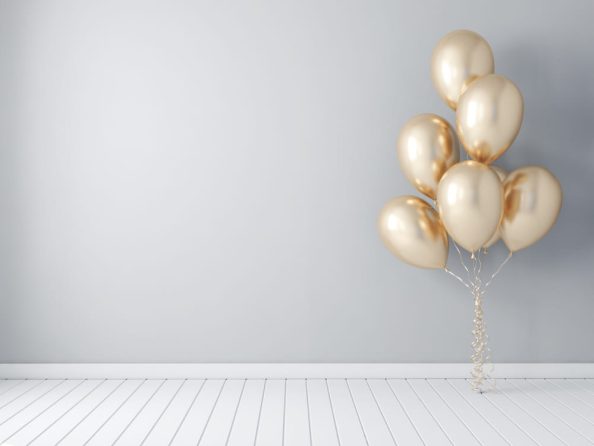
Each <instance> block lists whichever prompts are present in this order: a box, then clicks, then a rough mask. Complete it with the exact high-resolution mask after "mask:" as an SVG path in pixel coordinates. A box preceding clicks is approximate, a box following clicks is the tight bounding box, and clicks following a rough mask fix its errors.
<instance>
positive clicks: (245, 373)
mask: <svg viewBox="0 0 594 446" xmlns="http://www.w3.org/2000/svg"><path fill="white" fill-rule="evenodd" d="M470 369H471V366H470V364H445V363H426V364H410V363H407V364H404V363H394V364H385V363H382V364H376V363H367V364H360V363H357V364H304V363H299V364H282V363H275V364H238V363H234V364H196V363H192V364H189V363H184V364H74V363H64V364H33V363H28V364H0V378H4V379H23V378H29V379H37V378H48V379H55V378H70V379H81V378H89V379H92V378H111V379H118V378H120V379H123V378H129V379H132V378H149V379H151V378H169V379H183V378H211V379H215V378H230V379H232V378H270V379H273V378H281V379H282V378H468V376H469V374H470ZM491 376H492V377H494V378H594V363H563V364H561V363H557V364H555V363H530V364H526V363H524V364H522V363H514V364H510V363H506V364H495V366H494V370H493V371H492V373H491Z"/></svg>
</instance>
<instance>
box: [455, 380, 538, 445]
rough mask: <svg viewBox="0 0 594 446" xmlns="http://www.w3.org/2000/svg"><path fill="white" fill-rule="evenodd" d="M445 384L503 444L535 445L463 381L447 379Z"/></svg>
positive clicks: (504, 415) (498, 410)
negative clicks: (486, 424)
mask: <svg viewBox="0 0 594 446" xmlns="http://www.w3.org/2000/svg"><path fill="white" fill-rule="evenodd" d="M446 381H447V383H448V384H449V385H450V386H451V387H452V389H454V390H455V391H456V392H458V394H459V395H460V396H461V397H462V398H464V400H465V401H467V402H468V404H469V405H471V406H472V408H473V409H474V410H476V412H477V413H478V414H480V415H481V417H483V418H484V419H485V420H486V421H487V422H488V423H489V424H490V425H491V426H493V428H494V429H495V430H496V431H497V433H498V434H499V435H500V436H501V437H503V438H504V440H505V442H507V443H509V444H512V445H518V446H522V445H537V444H538V443H537V442H536V441H535V440H534V439H533V438H532V437H530V435H529V434H528V433H526V432H525V431H524V430H523V429H522V427H521V426H519V425H518V424H517V422H516V421H515V420H514V419H513V418H510V417H509V416H508V415H507V414H506V413H504V412H502V411H501V410H500V409H499V408H498V407H497V406H495V405H494V404H493V403H492V402H491V401H489V399H488V398H487V397H486V396H485V395H484V394H479V393H476V392H473V391H472V390H471V388H470V385H469V384H468V382H467V381H466V380H465V379H448V380H446Z"/></svg>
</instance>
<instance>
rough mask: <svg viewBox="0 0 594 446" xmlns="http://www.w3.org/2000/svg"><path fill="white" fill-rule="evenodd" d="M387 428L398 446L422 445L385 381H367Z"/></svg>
mask: <svg viewBox="0 0 594 446" xmlns="http://www.w3.org/2000/svg"><path fill="white" fill-rule="evenodd" d="M367 382H368V383H369V387H370V388H371V391H372V392H373V395H374V397H375V400H376V401H377V404H378V406H379V408H380V410H381V411H382V413H383V414H384V415H385V418H386V422H387V423H388V427H389V429H390V432H391V434H392V437H394V440H395V441H396V443H397V444H399V445H411V446H415V445H422V444H423V440H422V439H421V436H420V434H419V432H418V431H417V429H416V428H415V426H414V425H413V423H412V421H411V419H410V417H409V416H408V414H407V413H406V411H405V410H404V408H403V407H402V404H401V403H400V401H398V399H397V398H396V396H395V395H394V392H393V391H392V389H391V388H390V385H389V384H388V382H387V381H386V380H385V379H369V380H367Z"/></svg>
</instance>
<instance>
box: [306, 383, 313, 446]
mask: <svg viewBox="0 0 594 446" xmlns="http://www.w3.org/2000/svg"><path fill="white" fill-rule="evenodd" d="M305 403H306V404H307V429H308V431H309V446H313V438H312V437H311V412H310V409H309V389H308V388H307V378H305Z"/></svg>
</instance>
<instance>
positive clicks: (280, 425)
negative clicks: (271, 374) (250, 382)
mask: <svg viewBox="0 0 594 446" xmlns="http://www.w3.org/2000/svg"><path fill="white" fill-rule="evenodd" d="M286 384H287V381H286V380H284V379H269V380H268V381H267V382H266V389H265V391H264V399H263V400H262V408H261V409H260V410H261V413H260V420H259V423H258V427H257V429H256V446H278V445H281V444H283V443H282V442H283V434H284V426H285V389H286Z"/></svg>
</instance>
